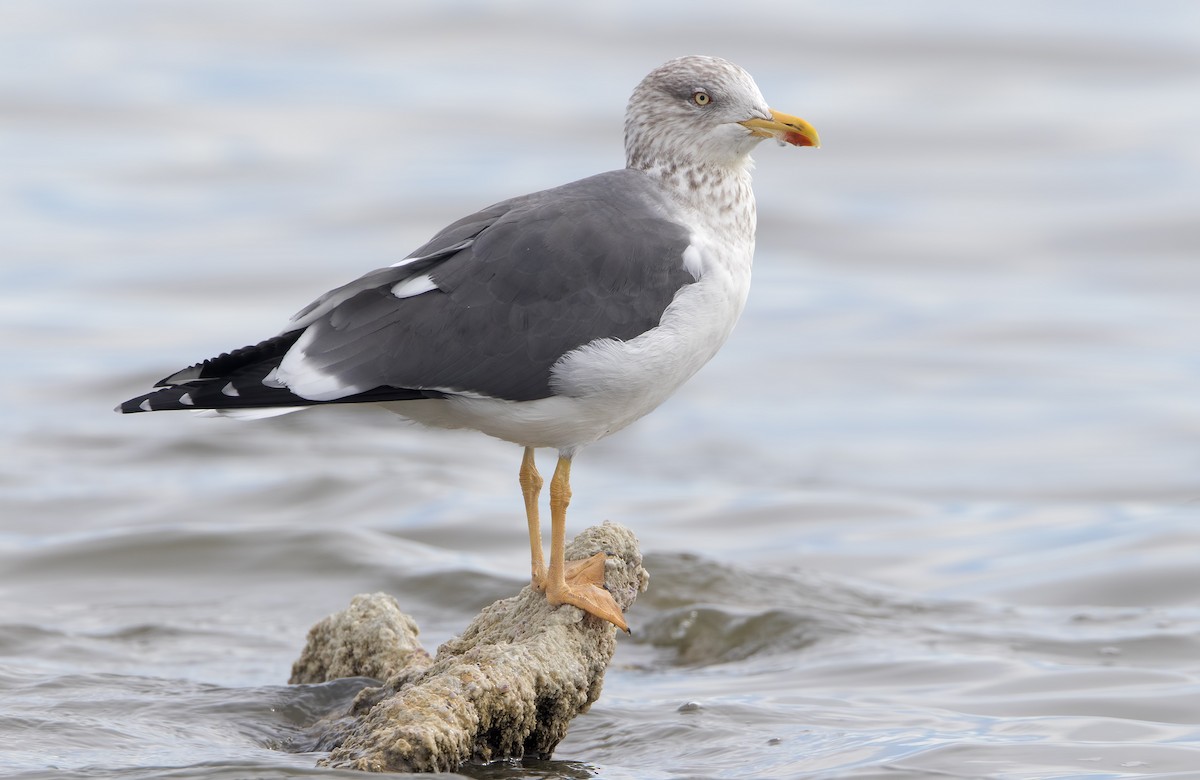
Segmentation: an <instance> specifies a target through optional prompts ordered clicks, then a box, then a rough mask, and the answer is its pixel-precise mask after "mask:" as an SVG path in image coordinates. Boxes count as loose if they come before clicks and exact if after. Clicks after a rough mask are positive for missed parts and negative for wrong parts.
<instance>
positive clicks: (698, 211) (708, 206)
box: [629, 156, 757, 245]
mask: <svg viewBox="0 0 1200 780" xmlns="http://www.w3.org/2000/svg"><path fill="white" fill-rule="evenodd" d="M750 163H751V161H750V158H748V157H747V158H746V164H745V165H744V166H742V167H738V168H731V167H728V166H724V165H704V164H687V163H680V162H677V161H674V160H653V161H651V160H638V159H636V158H633V157H632V156H631V159H630V162H629V167H630V168H633V169H635V170H640V171H642V172H643V173H645V174H647V175H648V176H650V177H651V178H653V179H655V180H657V181H658V182H659V183H661V184H662V187H663V189H664V190H665V191H666V192H667V193H668V194H670V195H671V196H672V197H673V198H674V199H675V200H676V202H678V203H679V205H680V206H682V207H683V208H684V209H686V210H687V211H689V212H691V213H692V214H694V215H695V216H696V217H698V218H699V220H700V221H701V223H702V224H703V226H704V227H705V228H707V229H708V231H710V232H712V233H715V234H717V235H726V236H728V237H729V238H731V239H733V240H736V241H738V242H749V243H750V244H751V245H753V242H754V231H755V225H756V221H757V216H756V210H755V203H754V190H753V189H752V187H751V180H750V167H751V164H750Z"/></svg>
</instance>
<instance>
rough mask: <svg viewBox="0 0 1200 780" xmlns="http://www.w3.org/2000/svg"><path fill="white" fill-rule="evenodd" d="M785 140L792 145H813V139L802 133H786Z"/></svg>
mask: <svg viewBox="0 0 1200 780" xmlns="http://www.w3.org/2000/svg"><path fill="white" fill-rule="evenodd" d="M783 140H784V141H785V142H786V143H789V144H791V145H792V146H812V145H813V142H812V139H811V138H809V137H808V136H804V135H801V134H800V133H785V134H784V136H783Z"/></svg>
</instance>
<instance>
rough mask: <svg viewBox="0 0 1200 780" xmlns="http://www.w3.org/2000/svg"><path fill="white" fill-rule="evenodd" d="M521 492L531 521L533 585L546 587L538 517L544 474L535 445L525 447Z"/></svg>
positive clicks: (530, 550)
mask: <svg viewBox="0 0 1200 780" xmlns="http://www.w3.org/2000/svg"><path fill="white" fill-rule="evenodd" d="M520 480H521V494H522V495H523V496H525V519H526V520H528V521H529V560H530V561H531V568H532V570H533V577H532V580H533V587H535V588H537V589H538V590H545V589H546V559H545V558H543V557H542V521H541V520H540V519H539V518H538V496H540V495H541V493H542V475H541V474H539V473H538V470H537V464H535V463H534V462H533V447H526V448H525V457H524V458H522V459H521V477H520Z"/></svg>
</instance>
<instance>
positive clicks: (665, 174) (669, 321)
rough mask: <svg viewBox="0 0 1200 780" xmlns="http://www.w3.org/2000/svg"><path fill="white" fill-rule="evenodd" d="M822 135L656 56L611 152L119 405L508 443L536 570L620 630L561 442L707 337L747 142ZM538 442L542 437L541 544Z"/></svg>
mask: <svg viewBox="0 0 1200 780" xmlns="http://www.w3.org/2000/svg"><path fill="white" fill-rule="evenodd" d="M768 138H773V139H776V140H777V141H778V142H779V143H780V144H781V145H782V144H790V145H793V146H811V147H816V146H819V145H820V141H819V138H818V135H817V132H816V130H815V129H814V128H813V127H812V125H810V124H809V123H808V122H805V121H804V120H802V119H799V118H797V117H794V116H790V115H788V114H784V113H781V112H779V111H775V110H773V109H771V108H770V107H769V106H768V104H767V102H766V100H765V99H764V98H763V96H762V93H761V92H760V91H759V89H758V86H757V85H756V84H755V83H754V80H753V79H752V78H751V77H750V75H749V74H748V73H747V72H746V71H745V70H743V69H742V68H740V67H738V66H737V65H734V64H733V63H731V62H728V61H726V60H723V59H720V58H717V57H704V56H687V57H680V58H678V59H673V60H671V61H669V62H667V63H665V64H664V65H662V66H660V67H658V68H656V69H655V70H653V71H651V72H650V74H649V75H647V76H646V77H645V78H644V79H643V80H642V82H641V83H640V84H638V86H637V87H636V88H635V89H634V91H633V95H632V97H631V98H630V100H629V104H628V106H627V109H626V114H625V156H626V165H625V168H624V169H621V170H615V171H609V172H607V173H601V174H598V175H595V176H590V177H588V178H585V179H581V180H579V181H575V182H571V183H569V184H564V185H562V186H559V187H555V188H552V189H548V190H543V191H541V192H536V193H533V194H530V195H523V196H520V197H516V198H512V199H510V200H506V201H503V202H501V203H497V204H495V205H493V206H489V207H487V208H485V209H483V210H481V211H478V212H476V213H474V214H471V215H469V216H466V217H463V218H462V219H460V220H458V221H457V222H454V223H452V224H451V225H449V226H448V227H446V228H445V229H443V230H442V231H441V232H439V233H438V234H437V235H435V236H434V237H433V238H432V239H430V240H429V241H428V242H427V243H426V244H425V245H423V246H421V247H420V248H418V249H417V250H416V251H414V252H413V253H412V254H410V255H409V256H408V257H406V258H404V259H403V260H400V261H399V262H396V263H393V264H392V265H390V266H387V267H385V268H379V269H377V270H373V271H370V272H368V273H366V274H365V275H363V276H361V277H359V278H358V279H355V280H354V281H351V282H349V283H348V284H345V285H343V286H341V287H338V288H336V289H334V290H331V291H330V292H327V293H325V294H324V295H322V296H321V297H320V298H318V299H317V300H315V301H313V302H312V303H310V304H309V305H308V306H305V307H304V308H303V309H301V310H300V311H299V312H298V313H297V314H296V315H295V316H294V317H293V318H292V319H291V321H290V322H289V323H288V324H287V326H286V327H285V328H284V329H283V331H282V332H281V333H279V335H277V336H273V337H271V338H268V339H266V340H264V341H261V342H259V343H257V344H254V345H252V346H248V347H242V348H241V349H236V350H233V351H232V352H228V353H224V354H221V355H219V356H218V357H215V358H211V359H209V360H205V361H203V362H201V363H197V364H195V365H192V366H190V367H188V368H185V369H183V370H181V371H177V372H176V373H174V374H172V375H170V376H168V377H167V378H165V379H163V380H161V381H160V382H158V383H157V385H155V387H157V388H158V389H156V390H153V391H152V392H149V393H146V394H145V395H140V396H138V397H136V398H133V399H131V400H129V401H126V402H124V403H123V404H121V405H120V406H119V407H117V410H118V411H120V412H125V413H136V412H151V411H154V412H157V411H163V410H173V409H190V410H194V411H197V410H198V411H204V412H205V413H207V414H210V415H223V416H231V417H251V418H253V417H265V416H271V415H275V414H284V413H288V412H294V411H298V410H300V409H306V408H311V407H314V406H321V405H325V404H347V403H373V404H379V405H380V406H383V407H384V408H386V409H388V410H389V411H392V412H395V413H396V414H398V415H401V416H402V417H405V418H407V419H409V420H413V421H416V422H417V423H421V424H424V425H427V426H431V427H436V428H467V429H473V430H476V431H480V432H482V433H484V434H487V435H489V436H493V437H496V438H498V439H502V440H504V441H507V442H512V443H514V444H517V445H519V446H521V447H524V456H523V458H522V460H521V467H520V472H519V483H520V486H521V492H522V495H523V498H524V503H525V514H526V520H527V523H528V527H529V543H530V556H531V569H532V583H533V585H534V587H536V588H537V589H539V590H540V591H542V592H544V593H545V597H546V599H547V601H548V602H549V603H550V604H551V605H554V606H558V605H564V604H570V605H573V606H575V607H578V608H580V609H582V610H584V612H587V613H589V614H591V615H595V616H596V617H598V618H600V619H603V620H606V621H608V622H610V623H612V624H613V625H615V626H617V627H618V628H621V629H623V630H625V631H628V630H629V628H628V624H627V623H626V621H625V618H624V616H623V615H622V612H621V609H620V607H619V606H618V605H617V604H616V602H615V600H614V599H613V597H612V595H611V594H610V593H609V592H608V591H607V590H606V589H605V587H604V567H605V560H606V556H605V554H604V553H603V552H600V553H597V554H596V555H594V556H592V557H591V558H589V559H587V560H584V561H571V562H567V561H565V560H564V546H565V544H566V513H567V506H568V504H569V503H570V500H571V484H570V477H571V463H572V460H573V458H574V457H575V455H576V454H577V453H578V452H579V451H580V450H581V449H582V448H583V447H585V446H587V445H588V444H591V443H592V442H595V441H597V440H599V439H601V438H603V437H605V436H608V435H609V434H612V433H615V432H617V431H619V430H621V429H622V428H624V427H626V426H627V425H629V424H630V423H632V422H634V421H635V420H637V419H638V418H640V417H642V416H644V415H645V414H647V413H649V412H650V411H652V410H653V409H655V408H656V407H657V406H658V405H659V404H661V403H662V402H663V401H665V400H666V399H667V398H668V397H669V396H670V395H671V394H672V393H674V392H675V391H676V390H677V389H678V388H679V387H680V386H681V385H682V384H683V383H684V382H685V381H687V379H689V378H690V377H691V376H692V375H693V374H695V373H696V371H698V370H699V369H700V367H701V366H703V365H704V364H705V363H707V362H708V360H709V359H710V358H712V357H713V355H715V354H716V352H717V350H718V349H720V347H721V345H722V344H724V343H725V340H726V339H727V338H728V336H729V334H730V332H731V331H732V330H733V327H734V324H735V323H736V322H737V319H738V317H739V315H740V314H741V312H742V309H743V307H744V306H745V303H746V296H747V293H748V291H749V289H750V268H751V263H752V259H753V255H754V233H755V203H754V194H753V192H752V190H751V181H750V170H751V166H752V161H751V158H750V153H751V152H752V151H753V150H754V148H755V147H756V146H757V145H758V144H759V143H760V142H761V141H763V140H765V139H768ZM539 448H549V449H553V450H556V451H557V453H558V461H557V464H556V467H555V469H554V474H553V477H552V478H551V480H550V519H551V537H550V562H549V566H547V565H546V563H545V558H544V556H543V543H542V538H541V521H540V518H539V515H538V505H539V498H540V495H541V489H542V486H543V479H542V477H541V475H540V474H539V472H538V470H537V466H536V464H535V462H534V451H535V450H536V449H539Z"/></svg>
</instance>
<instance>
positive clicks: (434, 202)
mask: <svg viewBox="0 0 1200 780" xmlns="http://www.w3.org/2000/svg"><path fill="white" fill-rule="evenodd" d="M499 8H500V6H498V5H495V6H494V5H489V4H480V3H465V2H464V3H433V2H428V3H404V4H396V3H385V2H381V1H380V0H357V1H356V2H344V3H337V4H320V3H309V2H294V3H270V2H238V3H233V2H206V3H202V4H188V5H184V4H161V3H149V2H108V3H104V4H96V3H86V2H54V3H50V2H41V1H40V0H38V1H37V2H34V1H33V0H28V1H26V2H22V1H21V0H17V1H15V2H9V3H6V4H4V6H3V8H0V65H2V67H0V159H3V160H4V175H3V177H2V179H0V235H2V236H3V247H4V251H3V261H2V262H0V282H2V283H0V303H2V307H0V336H2V338H0V361H2V362H0V364H2V365H3V366H4V369H3V370H4V372H5V375H4V381H3V383H0V434H2V435H3V438H4V442H5V446H4V448H3V450H2V451H0V511H2V513H3V519H2V520H0V774H4V775H7V776H15V777H21V778H26V779H27V780H28V779H30V778H76V777H78V778H83V777H88V778H93V777H119V778H161V777H168V778H230V779H231V778H242V777H264V778H272V777H278V778H282V777H309V776H321V777H325V776H334V775H338V774H339V773H336V772H328V771H318V770H316V769H314V768H313V766H314V763H315V760H316V758H317V757H318V756H317V755H314V754H311V753H303V752H299V753H298V752H295V751H297V750H303V749H304V748H305V747H306V743H305V739H306V736H305V734H306V732H305V727H306V726H307V725H308V724H309V723H311V722H312V721H313V720H314V719H315V718H317V717H318V716H319V715H321V714H323V713H324V712H326V711H328V710H330V709H333V708H336V707H337V706H338V705H339V704H340V703H342V702H345V701H348V700H349V698H350V697H352V696H353V694H354V692H355V691H356V690H357V689H358V688H359V687H360V686H361V685H363V684H364V681H361V680H350V681H341V682H338V683H335V684H331V685H327V686H314V687H295V688H290V687H287V686H285V685H284V684H283V683H284V681H285V680H286V678H287V675H288V671H289V667H290V664H291V661H292V660H293V659H294V658H295V657H296V655H297V654H298V653H299V650H300V647H301V645H302V643H303V639H304V634H305V632H306V630H307V629H308V627H309V626H310V625H311V624H312V623H314V622H315V621H316V620H318V619H320V618H321V617H323V616H324V615H326V614H328V613H329V612H332V611H335V610H338V609H340V608H342V607H344V606H345V605H346V604H347V603H348V602H349V600H350V597H351V596H352V595H354V594H355V593H359V592H366V591H376V590H383V591H387V592H389V593H392V594H394V595H396V596H397V598H398V599H399V600H400V601H401V603H402V604H403V605H404V606H405V608H406V609H407V610H408V611H409V612H410V613H412V614H413V615H414V616H415V617H416V618H417V620H418V622H419V623H420V624H421V626H422V630H423V637H424V639H425V640H426V644H427V646H429V647H434V646H436V644H437V643H439V642H440V641H443V640H445V639H447V638H449V637H450V636H452V635H454V633H455V632H456V631H457V630H459V629H461V627H462V626H464V625H465V624H466V622H467V621H468V620H469V619H470V617H471V616H472V615H473V614H474V612H475V611H476V610H478V609H479V608H480V607H481V606H482V605H484V604H486V603H489V602H490V601H492V600H494V599H496V598H500V597H503V596H506V595H508V594H510V593H512V592H513V591H515V590H516V589H517V588H519V587H520V586H521V584H522V583H521V575H522V573H523V572H524V571H526V567H527V565H528V564H527V559H526V555H527V546H526V542H525V539H524V523H523V522H522V520H521V518H522V515H521V502H520V496H519V492H518V490H517V484H516V469H517V466H518V461H519V452H518V451H517V450H516V448H514V447H512V446H510V445H505V444H503V443H499V442H492V441H487V440H483V439H482V438H479V437H476V436H472V435H469V434H446V433H429V432H425V431H422V430H419V429H415V428H406V427H404V426H402V425H400V424H398V423H397V422H396V421H395V420H394V419H393V418H391V417H390V416H388V415H386V414H383V413H373V412H372V411H370V410H365V409H356V410H343V411H335V410H322V412H320V413H310V414H305V415H297V416H293V417H287V418H280V419H276V420H268V421H263V422H258V423H244V424H239V423H232V422H228V421H208V420H198V419H194V418H192V417H190V416H186V415H166V414H164V415H141V416H138V417H132V418H120V417H118V416H117V415H114V414H112V413H111V412H110V409H111V407H112V406H113V405H114V404H115V403H116V402H117V401H119V400H122V399H124V398H126V397H129V396H131V395H133V394H135V393H137V392H140V390H141V388H142V387H143V386H145V384H146V383H147V382H148V381H153V380H155V379H157V378H158V377H160V376H162V375H165V374H166V373H168V372H170V371H172V370H174V369H176V368H179V367H181V366H182V365H185V364H187V363H190V362H193V361H195V360H198V359H202V358H204V357H208V356H210V355H212V354H215V353H217V352H219V351H223V350H226V349H229V348H231V347H236V346H240V345H241V344H243V343H247V342H249V341H252V340H255V339H257V338H260V337H262V336H264V335H267V334H270V333H273V332H275V331H276V330H277V329H278V328H279V327H280V325H281V324H282V323H283V321H284V320H285V319H286V317H287V316H289V315H290V314H291V313H292V312H293V311H294V310H295V309H297V308H299V306H301V305H303V304H304V303H306V302H307V301H308V300H310V299H311V298H312V297H313V296H315V295H316V294H318V293H320V292H321V291H323V290H325V289H327V288H328V287H330V286H333V285H335V284H338V283H341V282H343V281H345V280H346V279H348V278H350V277H351V276H352V275H356V274H358V273H360V272H362V271H364V270H366V269H369V268H373V267H376V266H379V265H384V264H386V263H389V262H393V261H394V260H395V259H397V258H399V257H401V256H403V255H404V254H405V253H407V252H408V251H409V250H410V249H411V248H412V247H414V246H416V245H417V244H418V243H420V242H421V241H422V240H423V239H424V238H426V237H427V236H428V235H429V234H430V233H432V232H433V231H434V230H436V229H437V228H439V227H441V226H442V225H443V224H445V223H447V222H448V221H450V220H452V219H454V218H456V217H458V216H460V215H461V214H463V213H465V212H466V211H468V210H470V209H473V208H478V207H480V206H483V205H486V204H488V203H490V202H493V201H495V200H499V199H501V198H503V197H507V196H510V195H513V194H517V193H521V192H526V191H530V190H533V189H537V188H540V187H545V186H549V185H552V184H556V183H560V182H562V181H564V180H567V179H571V178H577V177H580V176H584V175H587V174H590V173H593V172H596V171H599V170H603V169H606V168H611V167H615V166H617V165H619V164H620V160H621V151H620V143H619V139H620V131H621V111H622V109H623V106H624V101H625V99H626V97H627V95H628V92H629V90H630V89H631V88H632V86H633V85H634V84H635V83H636V82H637V80H638V79H639V78H640V77H641V76H642V75H643V74H644V73H645V72H646V71H647V70H649V69H650V68H651V67H653V66H654V65H656V64H658V63H659V62H661V61H663V60H665V59H667V58H668V57H671V56H676V55H679V54H683V53H692V52H705V53H713V54H720V55H723V56H727V57H729V58H730V59H733V60H735V61H737V62H739V63H741V64H743V65H745V66H746V67H747V68H748V69H750V70H751V72H753V73H754V74H755V76H756V78H757V79H758V81H759V84H760V86H761V87H762V88H763V91H764V93H765V94H766V95H767V96H768V98H769V99H770V101H771V102H772V103H773V104H774V105H775V106H776V107H778V108H780V109H782V110H785V111H788V112H790V113H796V114H798V115H801V116H804V117H805V118H807V119H809V120H811V121H812V122H813V123H814V124H815V125H816V126H817V127H818V128H819V129H820V131H821V134H822V139H823V141H824V142H825V148H823V149H821V150H820V151H819V152H811V151H810V150H793V149H777V148H774V147H764V148H762V149H761V150H760V152H759V153H758V154H757V155H756V157H757V159H758V163H759V166H758V171H757V174H756V180H757V188H756V189H757V192H758V196H759V205H760V226H759V251H758V258H757V265H756V269H755V274H756V278H755V289H754V291H753V292H752V295H751V302H750V305H749V307H748V310H747V312H746V314H745V316H744V318H743V321H742V323H741V324H740V325H739V329H738V331H737V333H736V334H735V335H734V338H733V339H732V340H731V342H730V343H729V345H728V346H727V347H726V349H725V350H724V352H723V353H722V354H721V355H720V356H718V358H717V359H716V360H715V361H714V362H713V364H712V365H710V366H709V367H708V368H706V369H705V370H704V371H703V372H702V373H701V375H700V376H698V377H697V378H696V379H695V380H694V381H693V382H692V383H691V384H690V385H689V386H688V387H686V388H685V389H684V390H683V391H681V392H680V393H679V395H678V396H677V397H676V398H674V399H673V400H672V401H671V402H669V403H668V404H667V405H666V406H664V407H663V408H662V409H660V410H659V411H658V412H656V413H655V414H654V415H652V416H650V417H648V418H647V419H645V420H643V421H641V422H640V423H638V424H637V425H636V426H634V427H633V428H631V429H629V430H627V431H625V432H623V433H621V434H620V435H618V436H616V437H613V438H612V439H610V440H607V441H605V442H602V443H600V444H598V445H596V446H595V447H593V448H591V449H589V450H588V451H586V452H584V453H583V454H582V455H581V456H580V457H579V459H578V460H577V465H576V469H575V472H574V477H575V479H574V483H575V485H574V486H575V500H574V502H573V504H572V518H571V524H572V527H573V528H574V529H575V530H578V529H580V528H582V527H584V526H585V525H589V524H592V523H594V522H598V521H599V520H601V519H604V518H611V519H614V520H619V521H621V522H623V523H625V524H627V525H629V526H630V527H632V528H633V529H634V530H635V531H636V532H637V534H638V535H639V537H640V538H641V540H642V543H643V548H644V550H645V551H646V552H647V564H648V567H649V568H650V570H651V575H652V580H651V590H650V592H649V593H647V594H646V595H645V596H644V597H643V598H642V599H641V600H640V601H639V602H638V603H637V605H636V606H635V608H634V610H633V611H632V612H631V614H630V619H631V623H632V626H633V629H634V636H633V637H632V638H631V639H622V641H621V644H620V648H619V650H618V654H617V656H616V658H615V661H614V666H613V668H612V669H611V671H610V672H609V675H608V678H607V681H606V685H605V690H604V693H603V696H602V697H601V699H600V701H599V702H598V703H597V705H596V706H595V707H594V708H593V710H592V711H591V712H590V713H589V714H587V715H585V716H582V717H580V718H579V719H578V720H577V721H576V722H575V724H574V725H573V727H572V730H571V733H570V735H569V736H568V738H567V740H566V741H565V742H564V743H563V744H562V745H561V746H560V748H559V750H558V752H557V753H556V757H555V760H554V761H550V762H527V763H526V764H525V765H524V766H507V765H506V766H494V767H487V768H480V767H475V768H468V769H467V770H464V771H466V772H468V773H469V774H471V775H472V776H476V777H522V776H529V777H563V778H577V777H578V778H584V777H590V776H599V777H605V778H659V777H664V778H665V777H680V776H686V777H721V778H749V777H755V778H757V777H806V778H832V777H839V778H908V777H912V778H919V777H990V778H1081V777H1088V778H1114V777H1200V608H1198V607H1197V604H1198V601H1200V523H1198V521H1200V402H1198V400H1197V399H1200V353H1198V351H1197V342H1198V340H1200V300H1198V298H1200V294H1198V291H1200V264H1198V263H1197V259H1198V258H1197V254H1198V253H1197V249H1200V228H1198V226H1200V222H1198V221H1197V214H1198V212H1200V140H1198V138H1200V136H1198V135H1197V133H1196V128H1197V126H1200V101H1196V100H1195V95H1196V94H1197V93H1198V91H1200V89H1198V88H1200V11H1198V10H1197V7H1196V6H1195V5H1194V4H1192V3H1187V2H1183V0H1180V1H1179V2H1158V1H1147V2H1139V3H1119V2H1105V1H1102V0H1093V1H1092V2H1086V3H1084V2H1059V3H1053V4H1049V3H1038V2H1009V3H1004V4H989V5H984V4H979V3H972V4H965V3H957V2H950V0H943V1H942V2H934V1H932V0H928V1H920V2H917V1H914V2H904V3H883V2H854V3H823V4H818V3H811V2H797V3H791V4H788V5H786V6H785V5H782V4H777V3H765V2H764V3H753V2H752V3H736V4H728V5H726V4H717V3H679V2H671V3H662V4H656V5H653V6H652V7H651V6H650V5H649V4H645V3H629V4H627V3H606V4H603V5H601V4H591V5H589V6H587V7H582V6H581V7H578V8H577V7H575V6H573V5H567V4H551V3H531V4H520V5H514V6H511V7H509V9H508V10H504V11H501V10H499ZM544 465H546V466H548V465H549V461H548V459H547V461H546V462H545V463H544ZM347 776H350V775H347Z"/></svg>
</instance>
